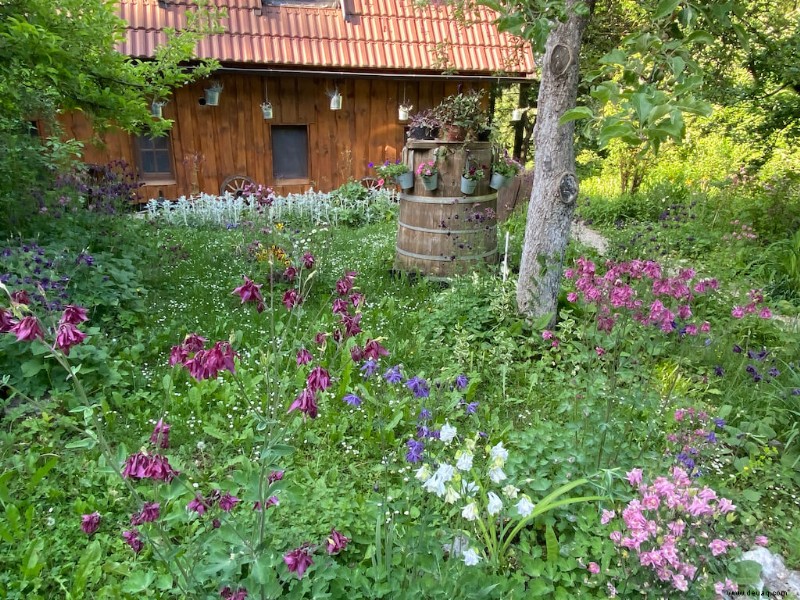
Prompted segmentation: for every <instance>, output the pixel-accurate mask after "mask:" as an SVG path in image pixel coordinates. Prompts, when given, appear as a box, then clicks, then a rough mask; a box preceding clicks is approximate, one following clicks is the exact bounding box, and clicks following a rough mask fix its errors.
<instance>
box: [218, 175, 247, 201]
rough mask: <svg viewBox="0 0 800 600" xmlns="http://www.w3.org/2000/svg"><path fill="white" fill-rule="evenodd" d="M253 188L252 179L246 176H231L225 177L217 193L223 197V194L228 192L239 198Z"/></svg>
mask: <svg viewBox="0 0 800 600" xmlns="http://www.w3.org/2000/svg"><path fill="white" fill-rule="evenodd" d="M255 187H256V182H255V180H253V178H252V177H248V176H247V175H231V176H230V177H226V178H225V181H223V182H222V185H221V186H220V188H219V193H220V194H222V195H224V194H225V192H230V193H231V194H233V195H234V196H235V197H237V198H239V197H241V196H243V195H244V193H245V192H246V191H248V190H249V189H251V188H252V189H254V188H255Z"/></svg>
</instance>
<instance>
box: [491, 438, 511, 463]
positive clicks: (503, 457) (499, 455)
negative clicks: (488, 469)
mask: <svg viewBox="0 0 800 600" xmlns="http://www.w3.org/2000/svg"><path fill="white" fill-rule="evenodd" d="M490 456H491V457H492V460H494V461H496V460H498V459H500V461H501V462H502V463H504V462H506V461H507V460H508V450H506V449H505V448H503V442H500V443H499V444H497V445H496V446H495V447H494V448H492V450H491V453H490Z"/></svg>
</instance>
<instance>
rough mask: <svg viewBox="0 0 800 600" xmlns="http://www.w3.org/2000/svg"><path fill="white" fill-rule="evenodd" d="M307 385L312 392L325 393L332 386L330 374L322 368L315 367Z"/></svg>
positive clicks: (309, 375) (307, 380)
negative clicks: (320, 391) (319, 391)
mask: <svg viewBox="0 0 800 600" xmlns="http://www.w3.org/2000/svg"><path fill="white" fill-rule="evenodd" d="M306 385H307V386H308V389H309V390H311V391H312V392H316V391H317V390H322V391H323V392H324V391H325V390H327V389H328V388H329V387H330V386H331V376H330V375H329V374H328V371H326V370H325V369H323V368H322V367H319V366H317V367H314V368H313V369H311V372H310V373H309V374H308V378H307V379H306Z"/></svg>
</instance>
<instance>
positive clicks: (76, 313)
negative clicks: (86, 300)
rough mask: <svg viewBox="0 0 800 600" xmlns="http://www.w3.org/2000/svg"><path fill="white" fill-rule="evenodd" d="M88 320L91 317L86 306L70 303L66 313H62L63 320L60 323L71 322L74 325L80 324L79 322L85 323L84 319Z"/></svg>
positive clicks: (65, 309)
mask: <svg viewBox="0 0 800 600" xmlns="http://www.w3.org/2000/svg"><path fill="white" fill-rule="evenodd" d="M88 320H89V317H88V316H87V315H86V309H85V308H82V307H80V306H75V305H73V304H69V305H67V306H66V307H65V308H64V313H63V314H62V315H61V320H60V321H59V323H61V324H63V323H71V324H72V325H78V324H79V323H83V322H84V321H88Z"/></svg>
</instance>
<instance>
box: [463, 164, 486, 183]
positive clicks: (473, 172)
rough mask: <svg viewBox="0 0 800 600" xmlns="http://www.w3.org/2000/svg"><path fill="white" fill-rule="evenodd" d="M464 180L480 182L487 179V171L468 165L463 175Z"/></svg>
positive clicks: (480, 167) (483, 168)
mask: <svg viewBox="0 0 800 600" xmlns="http://www.w3.org/2000/svg"><path fill="white" fill-rule="evenodd" d="M461 176H462V177H463V178H464V179H469V180H470V181H480V180H481V179H483V178H484V177H486V169H485V167H483V166H478V165H473V164H469V163H467V165H465V167H464V172H463V173H462V174H461Z"/></svg>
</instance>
